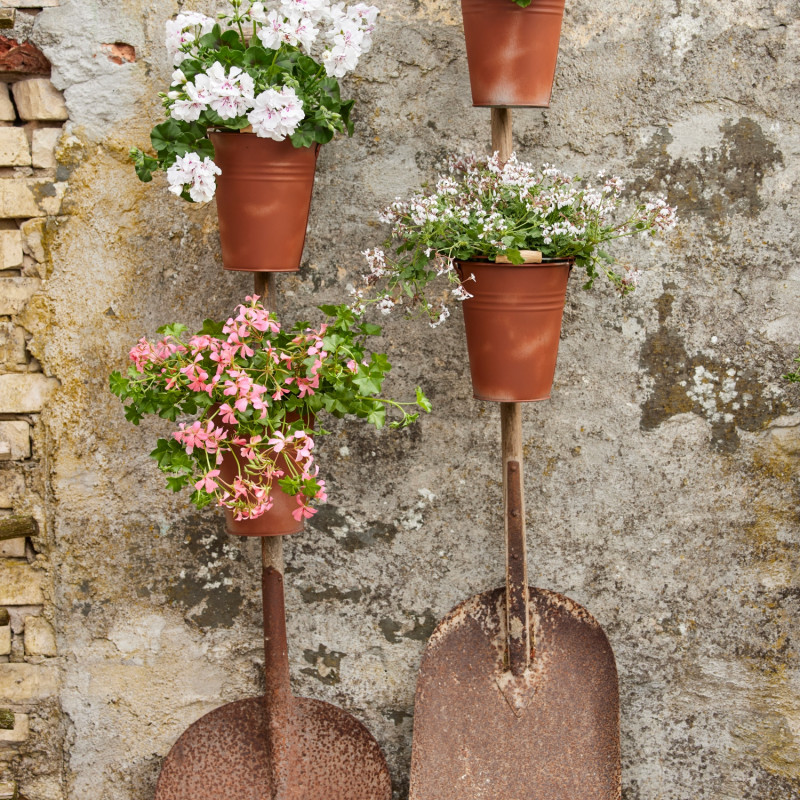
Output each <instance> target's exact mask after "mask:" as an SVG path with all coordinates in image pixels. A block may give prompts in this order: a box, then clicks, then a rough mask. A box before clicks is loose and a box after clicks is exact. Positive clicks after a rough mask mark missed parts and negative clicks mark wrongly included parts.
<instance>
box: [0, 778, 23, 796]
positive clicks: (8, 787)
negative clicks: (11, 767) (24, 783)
mask: <svg viewBox="0 0 800 800" xmlns="http://www.w3.org/2000/svg"><path fill="white" fill-rule="evenodd" d="M18 798H19V792H18V791H17V782H16V781H0V800H18Z"/></svg>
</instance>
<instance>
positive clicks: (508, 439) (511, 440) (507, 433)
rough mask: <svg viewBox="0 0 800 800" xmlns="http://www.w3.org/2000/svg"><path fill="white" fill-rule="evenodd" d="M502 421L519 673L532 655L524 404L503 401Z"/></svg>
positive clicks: (510, 641)
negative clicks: (523, 476)
mask: <svg viewBox="0 0 800 800" xmlns="http://www.w3.org/2000/svg"><path fill="white" fill-rule="evenodd" d="M500 424H501V433H502V442H503V499H504V502H503V507H504V510H505V535H506V646H507V652H508V668H509V669H510V670H511V673H512V674H513V675H515V676H517V677H519V676H520V675H522V674H523V673H524V672H525V670H526V669H527V668H528V665H529V663H530V657H531V637H530V618H529V611H528V605H529V599H530V598H529V593H528V558H527V551H526V545H525V492H524V490H523V481H522V407H521V405H520V404H519V403H501V404H500Z"/></svg>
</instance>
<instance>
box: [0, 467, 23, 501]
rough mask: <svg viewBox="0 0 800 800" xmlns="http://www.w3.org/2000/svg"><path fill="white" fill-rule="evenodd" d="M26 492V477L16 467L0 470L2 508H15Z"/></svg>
mask: <svg viewBox="0 0 800 800" xmlns="http://www.w3.org/2000/svg"><path fill="white" fill-rule="evenodd" d="M24 494H25V478H23V477H22V474H21V473H19V472H17V471H16V470H14V469H4V470H0V508H14V504H15V503H16V501H17V500H18V499H19V498H20V497H22V496H23V495H24Z"/></svg>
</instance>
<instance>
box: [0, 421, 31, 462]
mask: <svg viewBox="0 0 800 800" xmlns="http://www.w3.org/2000/svg"><path fill="white" fill-rule="evenodd" d="M3 443H5V444H7V445H8V446H9V449H10V451H11V458H12V459H13V460H14V461H21V460H22V459H25V458H30V457H31V426H30V425H29V424H28V423H27V422H25V421H24V420H17V419H13V420H0V444H3Z"/></svg>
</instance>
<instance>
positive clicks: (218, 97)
mask: <svg viewBox="0 0 800 800" xmlns="http://www.w3.org/2000/svg"><path fill="white" fill-rule="evenodd" d="M205 75H206V78H207V80H208V84H207V85H208V92H209V95H210V100H209V102H208V104H209V106H211V108H212V109H214V111H216V112H217V114H219V115H220V117H222V119H233V118H234V117H240V116H242V114H245V113H246V112H247V110H248V109H249V108H252V105H253V89H254V85H253V79H252V78H251V77H250V75H248V74H247V73H246V72H242V70H241V69H239V67H231V69H230V72H228V73H227V74H226V72H225V68H224V67H223V66H222V64H220V63H219V61H215V62H214V64H213V65H212V66H211V67H209V69H208V70H206V73H205ZM199 77H200V76H198V78H199ZM195 82H197V79H195Z"/></svg>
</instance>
